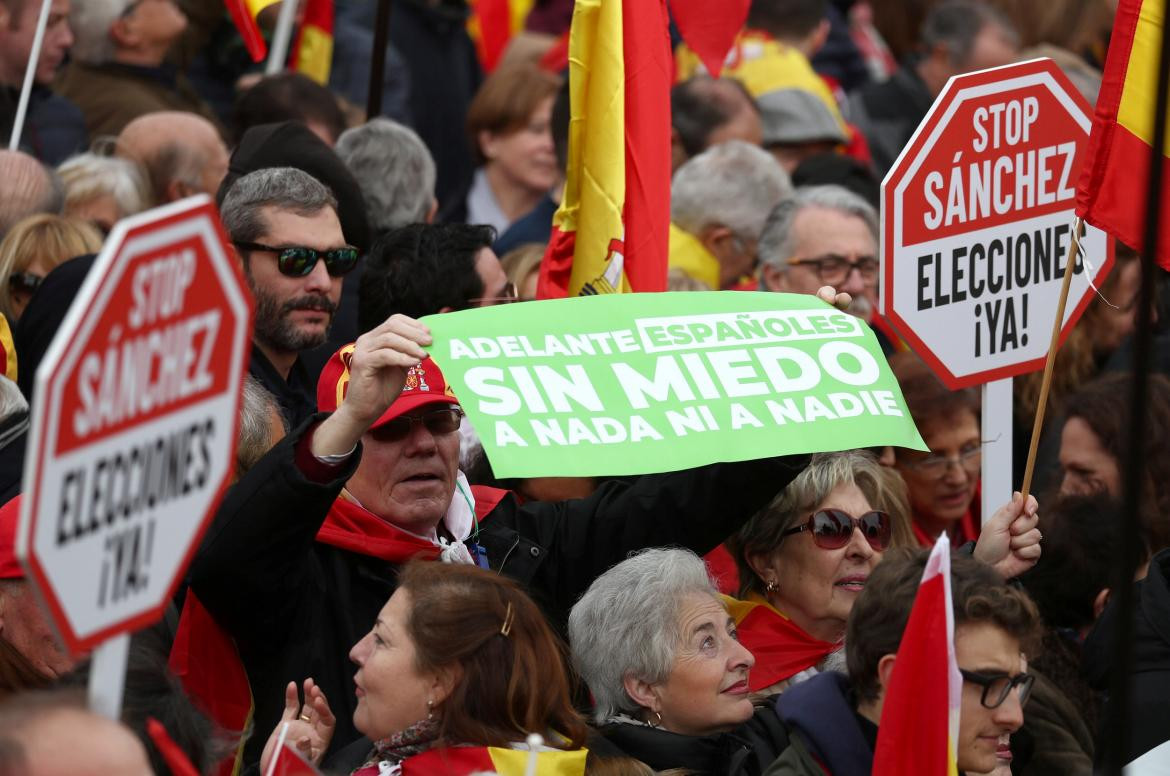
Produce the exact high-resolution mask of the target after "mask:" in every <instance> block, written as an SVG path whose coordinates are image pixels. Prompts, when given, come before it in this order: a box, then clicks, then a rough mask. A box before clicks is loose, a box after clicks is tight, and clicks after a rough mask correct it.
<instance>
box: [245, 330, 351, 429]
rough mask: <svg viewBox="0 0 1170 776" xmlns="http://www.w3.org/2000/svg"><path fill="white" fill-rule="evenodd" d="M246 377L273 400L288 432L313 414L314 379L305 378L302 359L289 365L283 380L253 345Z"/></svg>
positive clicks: (315, 398) (262, 353) (315, 397)
mask: <svg viewBox="0 0 1170 776" xmlns="http://www.w3.org/2000/svg"><path fill="white" fill-rule="evenodd" d="M330 355H333V354H332V353H330ZM326 360H328V359H326ZM323 363H324V362H322V365H323ZM318 371H319V370H318ZM248 374H250V375H252V377H254V378H256V381H257V382H259V383H260V384H261V385H263V386H264V388H265V389H266V390H267V391H268V392H269V393H271V394H272V395H273V396H274V397H276V403H277V404H279V405H280V412H281V414H283V415H284V422H285V423H286V424H287V426H288V427H289V428H296V427H297V426H299V425H301V424H302V423H304V422H305V420H306V419H307V418H308V417H309V416H310V415H312V414H313V413H314V412H316V411H317V393H316V388H317V381H316V379H315V376H311V375H310V374H309V370H308V367H306V366H305V362H304V360H303V358H300V357H298V358H297V360H296V361H295V362H294V363H293V365H292V369H290V370H289V373H288V379H287V380H286V379H285V378H284V377H282V376H281V374H280V372H278V371H276V367H274V366H273V365H272V362H271V361H269V360H268V358H267V357H266V356H265V355H264V352H263V351H262V350H260V348H258V347H257V346H256V345H255V343H253V345H252V358H251V360H249V361H248Z"/></svg>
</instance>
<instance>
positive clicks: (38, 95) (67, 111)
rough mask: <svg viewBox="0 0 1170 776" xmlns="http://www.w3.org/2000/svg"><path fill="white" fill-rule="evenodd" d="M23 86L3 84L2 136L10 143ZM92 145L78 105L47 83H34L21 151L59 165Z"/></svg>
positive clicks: (0, 97) (0, 104)
mask: <svg viewBox="0 0 1170 776" xmlns="http://www.w3.org/2000/svg"><path fill="white" fill-rule="evenodd" d="M19 102H20V89H19V88H18V87H15V86H5V85H0V137H3V138H4V141H5V142H6V143H7V142H8V138H9V137H10V136H11V135H12V124H13V122H14V121H16V107H17V104H18V103H19ZM88 147H89V136H88V135H87V134H86V132H85V118H84V117H83V116H82V115H81V111H80V110H78V108H77V106H76V105H74V104H73V103H71V102H70V101H69V100H67V99H65V98H64V97H62V96H60V95H57V94H53V92H51V91H49V90H48V89H46V88H45V87H43V86H34V87H33V89H32V92H31V93H30V94H29V97H28V112H27V114H26V115H25V119H24V129H23V130H21V136H20V150H22V151H26V152H28V153H29V154H32V155H33V156H35V157H36V158H38V159H40V160H41V161H42V162H44V163H45V164H48V165H52V166H54V167H56V166H57V165H58V164H60V163H61V162H63V161H65V160H66V159H68V158H69V157H70V156H73V155H74V154H78V153H81V152H82V151H84V150H85V149H86V148H88Z"/></svg>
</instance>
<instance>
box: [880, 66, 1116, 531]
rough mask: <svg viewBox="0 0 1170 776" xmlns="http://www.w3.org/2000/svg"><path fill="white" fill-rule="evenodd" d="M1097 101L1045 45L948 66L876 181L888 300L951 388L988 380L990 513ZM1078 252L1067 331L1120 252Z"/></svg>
mask: <svg viewBox="0 0 1170 776" xmlns="http://www.w3.org/2000/svg"><path fill="white" fill-rule="evenodd" d="M1090 125H1091V111H1090V108H1089V106H1088V105H1087V104H1086V103H1085V101H1084V98H1082V97H1081V96H1080V94H1079V93H1078V92H1077V90H1076V89H1075V87H1073V86H1072V84H1071V83H1070V82H1069V81H1068V79H1067V78H1066V77H1065V76H1064V74H1063V73H1061V72H1060V69H1059V68H1057V66H1056V65H1055V64H1054V63H1053V62H1052V61H1051V60H1048V59H1038V60H1033V61H1031V62H1024V63H1020V64H1017V65H1009V66H1007V67H1001V68H995V69H992V70H984V71H980V72H977V73H970V74H967V75H963V76H958V77H956V78H952V79H951V80H950V81H949V82H948V83H947V85H946V87H945V88H944V89H943V91H942V93H941V94H940V95H939V96H938V99H937V100H936V101H935V103H934V106H933V107H932V108H931V110H930V113H929V114H927V116H926V118H925V119H924V120H923V122H922V124H921V125H920V126H919V127H918V130H917V131H916V132H915V134H914V137H913V138H912V139H911V141H910V143H909V144H908V145H907V146H906V148H905V149H904V150H903V152H902V155H901V156H900V157H899V158H898V161H897V162H896V163H895V164H894V166H893V168H892V169H891V170H890V172H889V174H888V175H887V176H886V178H885V180H884V181H882V238H881V262H882V268H881V277H882V293H881V300H882V313H883V314H884V315H885V316H886V318H887V319H888V320H889V321H890V323H891V324H892V325H893V326H894V328H895V329H896V330H897V331H898V333H899V334H900V335H901V336H902V337H903V338H904V339H905V340H906V341H907V342H908V343H909V344H910V346H911V347H912V348H913V349H914V351H915V352H917V353H918V354H919V355H920V356H921V357H922V358H923V359H924V360H925V361H926V362H927V363H928V364H929V365H930V366H931V368H932V369H933V370H934V372H935V374H937V375H938V377H939V378H940V379H941V380H942V381H943V382H944V383H945V384H946V385H947V386H948V387H949V388H951V389H952V390H957V389H959V388H966V387H972V386H976V385H982V386H983V418H982V433H983V439H984V440H987V441H988V442H989V445H988V446H987V448H985V451H984V455H983V500H984V501H983V515H984V518H985V519H986V518H987V517H989V516H990V515H991V512H992V510H993V509H994V508H995V507H996V506H998V505H1001V504H1003V503H1005V502H1006V501H1007V499H1008V497H1009V496H1010V494H1011V492H1012V490H1013V487H1012V481H1011V480H1012V388H1011V379H1010V378H1012V377H1013V376H1015V375H1020V374H1025V373H1027V372H1031V371H1035V370H1038V369H1041V368H1043V366H1044V359H1045V355H1046V354H1047V351H1048V347H1049V338H1048V336H1047V334H1048V331H1049V329H1050V327H1051V326H1052V321H1053V320H1055V318H1056V314H1057V306H1058V302H1059V299H1060V290H1061V283H1062V278H1063V276H1064V268H1065V266H1066V262H1067V261H1069V260H1070V257H1069V247H1070V243H1071V239H1072V221H1073V206H1074V199H1075V195H1076V191H1075V185H1076V181H1077V179H1078V176H1079V173H1080V167H1081V163H1082V161H1083V160H1084V158H1085V156H1086V153H1087V146H1088V139H1089V128H1090ZM1082 245H1083V246H1084V248H1085V249H1086V250H1087V251H1088V253H1089V254H1090V255H1093V256H1101V257H1104V260H1103V261H1101V262H1100V265H1099V267H1100V269H1099V271H1098V273H1097V276H1096V278H1095V279H1093V278H1089V277H1088V273H1087V272H1086V271H1085V269H1086V268H1085V267H1084V266H1083V265H1082V264H1081V263H1080V259H1079V257H1076V258H1075V259H1073V260H1075V261H1076V262H1077V263H1076V264H1075V265H1074V268H1073V269H1074V273H1075V274H1074V276H1073V278H1072V286H1071V293H1070V295H1069V300H1070V304H1069V305H1068V307H1067V308H1066V310H1065V313H1064V319H1063V322H1062V335H1061V341H1063V339H1064V337H1066V336H1067V335H1068V332H1069V330H1070V329H1071V328H1072V327H1073V325H1074V324H1075V323H1076V321H1077V319H1078V318H1079V317H1080V314H1081V312H1082V311H1083V310H1084V308H1085V306H1086V305H1087V304H1088V302H1089V299H1090V296H1091V294H1092V288H1091V285H1090V281H1091V280H1092V281H1093V282H1100V281H1101V280H1102V279H1103V278H1104V276H1105V274H1106V273H1107V272H1108V271H1109V270H1110V269H1111V268H1112V266H1113V253H1112V248H1111V246H1110V245H1109V241H1108V240H1107V239H1106V236H1105V234H1104V233H1103V232H1101V231H1099V230H1096V229H1089V230H1088V233H1087V234H1086V236H1085V238H1084V240H1083V241H1082Z"/></svg>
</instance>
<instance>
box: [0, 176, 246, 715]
mask: <svg viewBox="0 0 1170 776" xmlns="http://www.w3.org/2000/svg"><path fill="white" fill-rule="evenodd" d="M250 338H251V305H250V302H249V298H248V295H247V293H246V291H245V286H244V282H243V278H242V277H241V275H240V270H239V268H238V266H237V260H236V259H235V257H234V256H233V255H232V253H231V251H230V250H229V248H228V245H227V240H226V237H225V236H224V234H223V228H222V226H221V225H220V223H219V218H218V215H217V213H216V210H215V207H214V205H213V204H212V202H211V200H210V198H208V197H207V196H205V195H201V196H199V197H193V198H191V199H187V200H183V201H182V202H177V203H174V204H172V205H167V206H165V207H161V208H157V209H155V210H151V211H148V212H146V213H142V214H140V215H138V216H134V217H131V218H128V219H124V220H122V221H119V222H118V223H117V224H116V225H115V227H114V230H113V232H112V233H111V234H110V237H109V239H108V240H107V241H106V244H105V247H104V249H103V250H102V253H101V254H100V255H99V256H98V258H97V260H96V261H95V263H94V266H93V268H92V269H91V270H90V272H89V275H88V277H87V278H86V281H85V283H84V284H83V285H82V287H81V290H80V291H79V292H78V295H77V298H76V299H75V300H74V303H73V305H72V306H71V307H70V309H69V313H68V315H67V316H66V318H65V321H64V323H63V324H62V325H61V328H60V330H59V331H58V332H57V336H56V337H55V338H54V340H53V343H52V344H51V345H50V347H49V350H48V353H47V354H46V356H45V358H44V360H43V361H42V363H41V366H40V368H39V369H38V370H37V375H36V385H37V402H36V406H35V410H34V414H33V418H32V426H31V430H30V434H29V448H28V456H27V458H26V462H25V471H24V483H23V486H24V487H23V493H24V495H23V498H22V504H21V521H20V527H19V530H18V533H17V554H18V555H19V556H20V558H21V560H22V562H23V563H24V566H25V569H26V571H27V576H28V579H29V581H30V582H32V583H33V585H34V587H35V588H36V589H37V590H38V592H39V593H40V595H41V598H42V601H43V602H44V603H45V606H46V609H47V611H48V613H49V617H50V621H51V622H52V623H53V624H54V626H55V627H56V628H57V630H58V632H59V633H60V635H61V637H62V639H63V640H64V642H65V644H66V646H67V647H68V648H69V649H70V651H71V652H73V653H74V654H79V653H83V652H85V651H87V650H90V649H93V648H95V647H98V652H97V653H96V654H95V659H94V664H93V669H92V670H93V673H94V676H93V677H92V678H91V684H90V687H91V699H92V702H93V704H94V705H95V708H98V709H99V710H101V711H103V712H105V713H109V714H111V715H115V716H116V714H117V712H118V709H119V707H120V705H121V686H122V674H123V672H124V670H125V655H126V642H125V640H124V639H118V638H116V637H119V636H121V635H124V634H129V633H130V632H132V631H134V630H136V629H138V628H141V627H143V626H146V625H149V624H150V623H152V622H154V621H156V620H157V619H159V618H160V617H161V616H162V614H163V612H164V610H165V609H166V606H167V604H168V602H169V601H170V598H171V596H172V595H173V593H174V589H175V587H176V585H177V584H178V582H179V579H180V578H181V576H182V574H183V572H184V571H185V570H186V567H187V564H188V563H189V561H190V559H191V555H192V554H193V553H194V551H195V548H196V547H197V545H198V542H199V539H200V537H201V536H202V534H203V530H204V528H205V527H206V525H207V523H208V522H209V521H210V519H211V516H212V514H213V513H214V510H215V507H216V506H217V505H218V503H219V500H220V498H221V496H222V494H223V491H224V489H225V488H226V486H227V483H228V479H229V476H230V474H231V471H232V463H233V460H234V455H235V442H236V429H237V426H238V423H239V416H238V413H239V407H240V389H241V384H242V380H243V376H244V372H245V370H246V369H247V359H248V354H249V341H250ZM103 643H105V645H106V646H105V647H99V645H102V644H103Z"/></svg>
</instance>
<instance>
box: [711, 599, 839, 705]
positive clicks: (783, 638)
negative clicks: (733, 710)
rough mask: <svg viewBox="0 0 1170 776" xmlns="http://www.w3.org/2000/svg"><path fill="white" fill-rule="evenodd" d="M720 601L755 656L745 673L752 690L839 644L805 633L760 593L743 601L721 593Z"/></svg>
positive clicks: (813, 662)
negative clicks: (754, 661)
mask: <svg viewBox="0 0 1170 776" xmlns="http://www.w3.org/2000/svg"><path fill="white" fill-rule="evenodd" d="M723 601H724V603H726V604H727V611H728V613H729V614H731V616H732V618H733V619H734V620H735V624H736V628H737V629H738V630H739V642H740V643H741V644H743V645H744V646H745V647H747V648H748V651H749V652H751V653H752V654H753V655H755V658H756V664H755V666H754V667H753V668H752V670H751V674H749V676H748V689H749V690H750V691H752V692H759V691H760V690H763V689H766V688H768V687H771V686H772V685H774V684H776V683H777V682H779V681H782V680H784V679H788V678H791V677H792V676H793V675H794V674H798V673H800V672H801V671H804V670H806V669H808V668H812V667H813V666H815V665H816V664H817V663H819V662H821V661H822V660H824V659H825V657H826V656H827V655H829V654H830V653H832V652H835V651H836V650H837V649H839V648H840V646H841V645H840V644H831V643H829V642H827V641H821V640H820V639H818V638H814V637H812V636H810V635H808V634H807V633H805V632H804V630H803V629H801V627H800V626H799V625H797V624H796V623H794V622H793V621H792V620H790V619H788V618H787V617H785V616H784V615H783V614H781V613H780V612H778V611H776V610H775V609H774V608H772V606H771V605H770V604H769V603H768V602H767V601H765V600H764V599H763V597H761V596H759V595H751V596H749V597H748V599H747V600H746V601H745V600H739V599H736V598H731V597H730V596H723Z"/></svg>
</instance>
